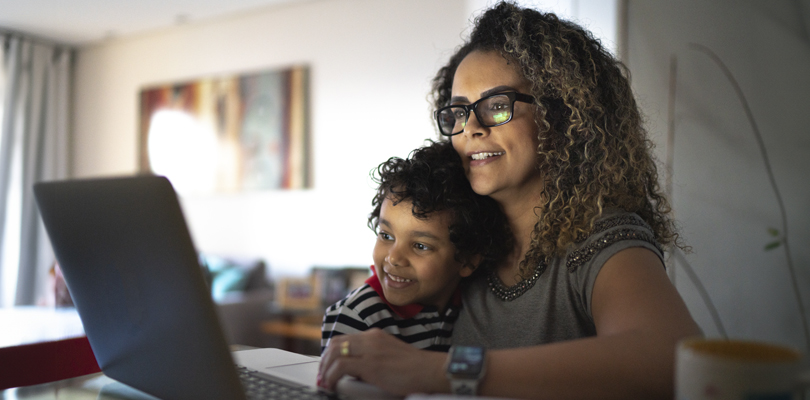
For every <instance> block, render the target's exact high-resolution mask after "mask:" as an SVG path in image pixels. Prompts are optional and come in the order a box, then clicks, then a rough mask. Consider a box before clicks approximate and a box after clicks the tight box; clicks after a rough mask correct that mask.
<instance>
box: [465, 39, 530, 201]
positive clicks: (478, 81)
mask: <svg viewBox="0 0 810 400" xmlns="http://www.w3.org/2000/svg"><path fill="white" fill-rule="evenodd" d="M529 87H530V85H529V82H528V81H527V80H526V79H525V78H523V76H522V75H521V74H520V73H519V72H518V70H517V69H516V67H515V63H511V64H510V63H508V62H507V60H506V59H505V58H504V57H503V56H501V55H500V54H498V53H495V52H481V51H474V52H472V53H470V54H469V55H467V57H465V58H464V60H462V61H461V64H459V66H458V69H457V70H456V74H455V77H454V79H453V90H452V98H451V100H450V103H451V104H472V103H474V102H475V101H477V100H478V99H480V98H482V97H486V96H488V95H490V94H494V93H502V92H509V91H516V92H518V93H525V94H530V93H529ZM534 113H535V106H534V105H532V104H528V103H523V102H515V105H514V111H513V115H512V120H511V121H509V122H508V123H506V124H504V125H500V126H495V127H491V128H486V127H483V126H481V124H479V123H478V118H477V116H476V115H475V114H474V113H472V114H471V115H470V117H469V120H468V121H467V125H466V127H465V128H464V131H463V132H462V133H460V134H458V135H455V136H453V137H452V142H453V147H454V148H455V149H456V151H457V152H458V154H459V155H460V156H461V159H462V161H463V163H464V170H465V172H466V173H467V178H468V179H469V180H470V184H471V185H472V188H473V190H475V192H476V193H478V194H480V195H486V196H491V197H492V198H494V199H495V200H497V201H498V202H500V203H501V204H504V203H508V202H512V201H521V200H523V201H525V200H527V199H528V198H527V197H526V196H531V198H534V197H536V195H537V194H538V193H539V191H540V190H541V189H542V177H541V174H540V171H538V169H537V167H536V165H537V146H538V144H539V142H538V139H537V124H535V122H534Z"/></svg>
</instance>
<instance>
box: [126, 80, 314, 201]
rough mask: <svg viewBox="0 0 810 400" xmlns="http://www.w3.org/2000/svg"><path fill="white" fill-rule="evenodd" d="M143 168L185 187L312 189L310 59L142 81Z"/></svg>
mask: <svg viewBox="0 0 810 400" xmlns="http://www.w3.org/2000/svg"><path fill="white" fill-rule="evenodd" d="M139 100H140V101H139V104H140V134H139V149H140V157H139V164H140V170H141V172H143V173H154V174H158V175H164V176H166V177H167V178H169V180H170V181H171V182H172V185H173V186H174V187H175V190H177V192H178V193H180V194H190V193H232V192H244V191H257V190H279V189H281V190H284V189H307V188H311V187H312V180H311V167H310V164H311V143H310V136H309V107H308V103H309V69H308V67H307V66H305V65H301V66H293V67H289V68H283V69H274V70H265V71H259V72H252V73H244V74H233V75H228V76H220V77H209V78H202V79H196V80H190V81H184V82H176V83H167V84H161V85H154V86H149V87H146V88H143V89H142V90H141V91H140V93H139Z"/></svg>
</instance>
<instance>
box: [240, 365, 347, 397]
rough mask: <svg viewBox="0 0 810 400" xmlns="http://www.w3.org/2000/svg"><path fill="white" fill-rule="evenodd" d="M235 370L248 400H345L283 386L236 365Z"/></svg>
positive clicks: (303, 388) (314, 391)
mask: <svg viewBox="0 0 810 400" xmlns="http://www.w3.org/2000/svg"><path fill="white" fill-rule="evenodd" d="M236 370H237V372H238V374H239V379H240V380H241V381H242V387H243V388H244V389H245V395H246V396H247V398H248V399H250V400H264V399H290V400H293V399H296V400H297V399H302V400H308V399H345V398H344V397H343V396H337V395H332V394H327V393H324V392H319V391H317V390H314V389H311V388H308V387H303V386H302V387H298V386H293V385H285V384H284V383H280V382H275V381H272V380H270V379H267V378H266V377H263V376H262V375H261V374H259V373H258V372H256V371H254V370H251V369H248V368H245V367H243V366H240V365H237V366H236Z"/></svg>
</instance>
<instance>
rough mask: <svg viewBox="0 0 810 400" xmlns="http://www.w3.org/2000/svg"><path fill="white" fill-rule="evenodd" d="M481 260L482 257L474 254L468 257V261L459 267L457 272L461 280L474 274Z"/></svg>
mask: <svg viewBox="0 0 810 400" xmlns="http://www.w3.org/2000/svg"><path fill="white" fill-rule="evenodd" d="M483 259H484V257H483V256H482V255H480V254H476V255H474V256H472V257H470V258H469V259H467V262H465V263H464V265H462V266H461V270H459V271H458V274H459V275H461V277H462V278H466V277H468V276H470V275H472V273H473V272H475V270H476V269H478V266H479V265H481V260H483Z"/></svg>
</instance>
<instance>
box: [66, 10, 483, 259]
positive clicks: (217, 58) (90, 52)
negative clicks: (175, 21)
mask: <svg viewBox="0 0 810 400" xmlns="http://www.w3.org/2000/svg"><path fill="white" fill-rule="evenodd" d="M428 10H429V12H427V11H428ZM466 22H467V17H466V15H465V7H464V2H463V1H462V0H443V1H440V2H436V1H432V0H386V1H378V0H321V1H311V2H304V3H301V4H296V5H290V6H281V7H273V8H267V9H265V10H260V11H259V12H251V13H246V14H243V15H239V16H235V17H231V18H227V19H223V20H217V21H209V22H206V23H200V24H190V25H184V26H180V27H176V28H173V29H168V30H164V31H161V32H157V33H154V34H150V35H145V36H138V37H133V38H127V39H120V40H112V41H108V42H104V43H102V44H99V45H95V46H92V47H88V48H84V49H81V50H80V51H79V52H78V56H77V61H76V84H75V98H74V113H73V115H74V121H73V124H74V126H73V132H74V134H75V140H74V143H73V146H74V151H73V154H74V158H73V164H72V165H73V171H72V172H73V175H74V176H77V177H89V176H99V175H118V174H131V173H134V172H136V171H137V156H138V154H137V152H138V150H137V132H138V123H137V121H138V120H137V113H138V103H137V99H138V93H139V91H140V89H141V88H142V87H143V86H146V85H152V84H155V83H164V82H172V81H177V80H185V79H189V78H198V77H206V76H212V75H213V76H216V75H221V74H225V73H234V72H244V71H255V70H261V69H266V68H276V67H285V66H288V65H291V64H299V63H305V64H308V65H309V66H310V83H311V93H310V96H311V97H310V104H311V116H312V119H311V138H312V143H313V152H312V155H313V167H314V173H313V178H314V188H313V189H311V190H297V191H266V192H255V193H245V194H238V195H209V196H196V197H184V198H183V199H182V203H183V207H184V210H185V212H186V216H187V219H188V221H189V225H190V226H191V229H192V234H193V236H194V239H195V242H196V245H197V247H198V249H200V250H202V251H207V252H212V253H218V254H235V255H240V256H255V257H263V258H264V259H266V260H267V261H268V262H269V264H270V266H271V269H272V271H273V272H274V273H275V274H278V275H291V274H292V275H300V274H304V273H305V272H306V270H307V269H308V268H309V267H311V266H313V265H327V266H341V265H359V266H366V265H370V264H371V262H372V261H371V250H372V246H373V243H374V242H373V240H374V235H373V233H372V232H371V231H370V230H369V229H368V228H367V227H366V218H367V215H368V213H369V212H370V211H371V208H370V204H371V198H372V196H373V194H374V185H373V184H372V182H371V181H370V179H369V178H368V176H369V171H370V170H371V169H372V168H374V167H376V166H377V165H378V164H379V163H381V162H383V161H385V160H386V159H387V158H388V157H390V156H401V157H404V156H406V155H407V154H408V152H409V151H410V150H412V149H414V148H416V147H418V146H420V145H421V144H422V143H423V140H424V139H426V138H432V137H434V136H435V133H434V132H435V131H434V128H433V123H432V119H431V116H430V114H429V104H428V101H427V98H426V96H427V94H428V92H429V88H430V79H431V78H432V77H433V75H434V74H435V72H436V71H437V69H438V68H439V67H440V66H441V65H443V63H444V62H445V61H446V60H447V58H448V57H449V55H450V54H451V53H452V51H453V49H454V48H455V47H456V46H457V45H459V44H460V43H461V35H460V32H462V30H464V28H465V27H466Z"/></svg>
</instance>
